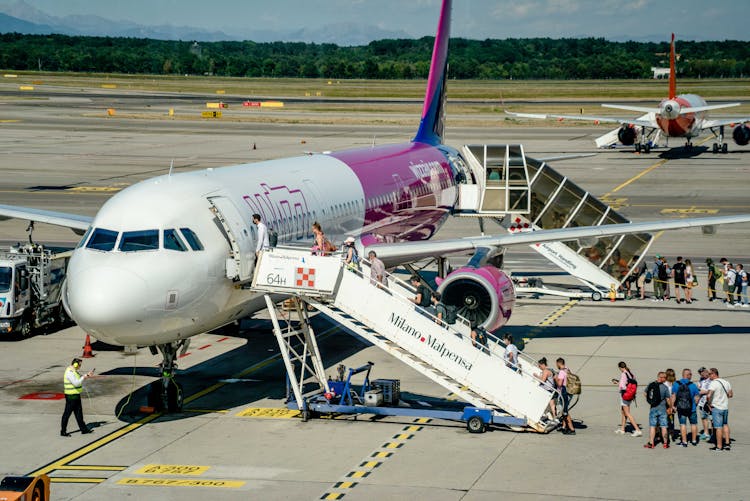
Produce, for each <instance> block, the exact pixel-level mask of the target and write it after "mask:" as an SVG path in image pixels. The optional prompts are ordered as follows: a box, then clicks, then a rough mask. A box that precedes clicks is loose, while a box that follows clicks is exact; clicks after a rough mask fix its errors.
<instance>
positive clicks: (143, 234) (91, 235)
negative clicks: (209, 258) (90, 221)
mask: <svg viewBox="0 0 750 501" xmlns="http://www.w3.org/2000/svg"><path fill="white" fill-rule="evenodd" d="M160 233H161V234H162V235H163V241H162V242H160V241H159V236H160ZM118 236H120V234H119V233H118V232H116V231H112V230H105V229H104V228H90V229H89V230H88V231H87V232H86V235H84V236H83V239H81V242H80V243H79V244H78V247H82V246H84V245H85V246H86V248H87V249H94V250H98V251H104V252H109V251H112V250H114V249H115V245H116V244H117V238H118ZM119 242H120V243H119V244H117V250H119V251H120V252H139V251H153V250H159V249H160V248H161V249H166V250H173V251H178V252H187V251H189V250H191V249H192V250H194V251H202V250H203V244H202V243H201V241H200V239H199V238H198V235H196V234H195V232H194V231H193V230H191V229H190V228H180V231H177V230H176V229H174V228H169V229H166V230H162V231H160V230H139V231H125V232H123V233H122V236H121V237H120V240H119ZM186 242H187V243H186Z"/></svg>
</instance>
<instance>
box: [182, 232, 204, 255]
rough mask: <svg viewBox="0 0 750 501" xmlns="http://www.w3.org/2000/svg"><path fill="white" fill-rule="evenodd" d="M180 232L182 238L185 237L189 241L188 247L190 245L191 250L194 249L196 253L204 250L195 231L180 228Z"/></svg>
mask: <svg viewBox="0 0 750 501" xmlns="http://www.w3.org/2000/svg"><path fill="white" fill-rule="evenodd" d="M180 231H181V232H182V236H184V237H185V240H187V243H188V245H190V248H191V249H193V250H194V251H202V250H203V244H202V243H201V241H200V239H199V238H198V235H196V234H195V232H194V231H193V230H191V229H190V228H180Z"/></svg>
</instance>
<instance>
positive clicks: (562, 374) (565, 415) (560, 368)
mask: <svg viewBox="0 0 750 501" xmlns="http://www.w3.org/2000/svg"><path fill="white" fill-rule="evenodd" d="M555 383H556V384H557V389H558V391H559V392H560V397H561V398H562V403H563V409H562V433H563V435H575V434H576V430H575V428H574V427H573V418H571V417H570V414H569V412H568V404H569V403H570V395H568V368H567V367H565V359H564V358H562V357H560V358H558V359H557V375H556V376H555Z"/></svg>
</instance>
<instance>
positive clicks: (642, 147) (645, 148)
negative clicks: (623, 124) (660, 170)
mask: <svg viewBox="0 0 750 501" xmlns="http://www.w3.org/2000/svg"><path fill="white" fill-rule="evenodd" d="M635 151H636V152H637V153H640V152H641V151H642V152H643V153H651V143H643V144H641V143H636V144H635Z"/></svg>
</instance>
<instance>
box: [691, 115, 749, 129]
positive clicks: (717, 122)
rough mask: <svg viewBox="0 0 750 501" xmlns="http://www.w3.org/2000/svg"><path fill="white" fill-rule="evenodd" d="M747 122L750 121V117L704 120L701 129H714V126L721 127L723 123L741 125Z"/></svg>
mask: <svg viewBox="0 0 750 501" xmlns="http://www.w3.org/2000/svg"><path fill="white" fill-rule="evenodd" d="M745 122H750V117H739V118H717V119H715V120H704V121H703V123H702V124H701V129H713V128H714V127H721V126H723V125H739V124H744V123H745Z"/></svg>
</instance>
